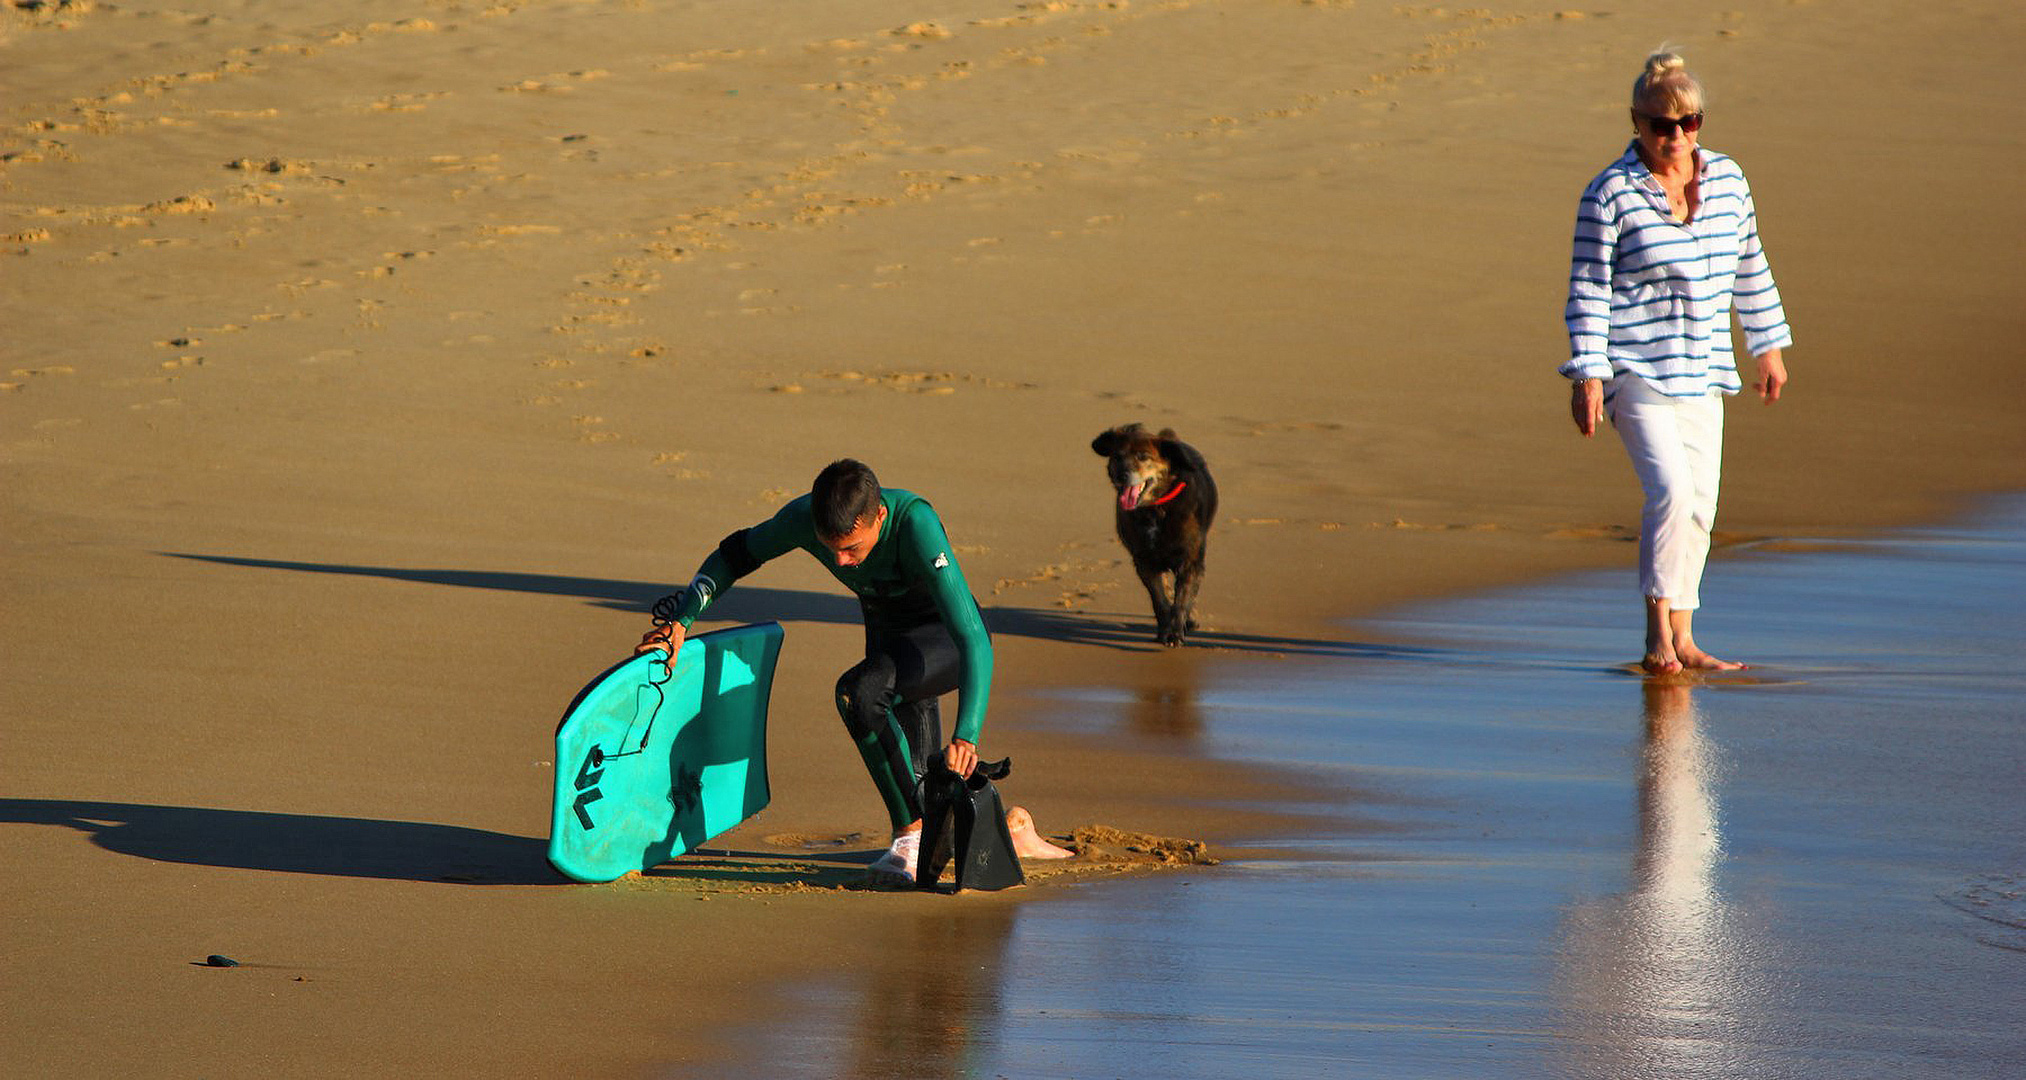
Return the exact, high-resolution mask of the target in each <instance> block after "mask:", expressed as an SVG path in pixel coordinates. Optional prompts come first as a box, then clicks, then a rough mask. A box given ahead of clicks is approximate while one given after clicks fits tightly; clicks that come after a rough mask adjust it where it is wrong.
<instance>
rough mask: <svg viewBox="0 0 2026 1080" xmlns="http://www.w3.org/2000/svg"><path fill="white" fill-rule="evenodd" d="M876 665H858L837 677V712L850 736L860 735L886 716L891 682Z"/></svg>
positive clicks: (873, 728)
mask: <svg viewBox="0 0 2026 1080" xmlns="http://www.w3.org/2000/svg"><path fill="white" fill-rule="evenodd" d="M880 668H881V666H880V665H876V664H870V663H866V664H860V665H858V666H857V667H854V668H852V669H851V670H850V671H847V672H845V673H844V674H843V675H842V676H841V677H839V678H838V680H837V715H838V716H840V717H842V718H843V720H844V726H845V727H846V728H848V729H850V731H851V734H852V737H854V738H862V737H864V736H865V735H866V734H867V733H869V732H871V731H873V730H875V729H876V726H877V725H878V724H879V723H881V722H882V721H883V720H884V719H885V717H886V709H887V701H886V697H887V691H888V689H889V688H890V687H891V686H892V685H893V678H892V675H891V674H890V672H887V671H882V670H881V669H880Z"/></svg>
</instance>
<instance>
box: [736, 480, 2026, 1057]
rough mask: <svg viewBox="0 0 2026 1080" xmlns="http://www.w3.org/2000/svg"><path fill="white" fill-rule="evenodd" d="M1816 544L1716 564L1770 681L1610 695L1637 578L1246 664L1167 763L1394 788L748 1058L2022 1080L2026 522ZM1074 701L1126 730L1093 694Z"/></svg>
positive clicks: (1738, 627) (952, 951)
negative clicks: (1270, 673)
mask: <svg viewBox="0 0 2026 1080" xmlns="http://www.w3.org/2000/svg"><path fill="white" fill-rule="evenodd" d="M1826 548H1827V549H1826V550H1825V549H1824V546H1817V550H1813V551H1809V552H1807V553H1794V552H1788V551H1780V550H1768V551H1754V552H1752V553H1750V554H1747V555H1743V556H1741V557H1738V558H1735V559H1732V560H1727V561H1725V562H1723V563H1722V564H1720V565H1718V566H1717V567H1716V568H1715V569H1714V571H1713V573H1712V574H1711V577H1710V580H1709V581H1708V583H1707V592H1706V597H1707V599H1708V602H1709V603H1710V604H1711V606H1712V611H1711V618H1710V629H1711V630H1713V631H1714V630H1720V631H1721V632H1722V633H1723V635H1724V637H1725V638H1726V639H1727V640H1728V641H1730V642H1731V643H1732V644H1733V645H1734V647H1735V649H1736V650H1737V651H1739V652H1740V653H1741V654H1743V655H1750V656H1752V657H1753V658H1755V659H1756V660H1758V661H1759V662H1760V663H1759V666H1757V667H1755V668H1754V669H1752V670H1751V671H1748V672H1740V673H1736V674H1730V675H1724V676H1713V677H1709V678H1707V679H1699V678H1686V679H1674V680H1646V679H1641V678H1636V677H1632V676H1630V675H1627V674H1625V673H1623V672H1621V671H1619V670H1616V665H1614V664H1613V663H1611V661H1612V660H1613V659H1615V658H1616V657H1617V656H1618V651H1617V650H1616V649H1615V646H1616V645H1617V641H1616V636H1615V634H1614V633H1613V632H1612V631H1611V629H1610V628H1609V627H1608V623H1609V619H1608V618H1607V616H1609V615H1610V614H1611V613H1613V612H1614V611H1615V610H1616V609H1617V607H1618V606H1619V604H1618V601H1619V600H1620V599H1621V594H1622V592H1623V587H1624V580H1623V578H1624V575H1623V574H1622V573H1619V574H1597V575H1592V576H1586V577H1581V578H1573V579H1566V580H1559V581H1555V582H1551V583H1547V584H1543V585H1538V586H1532V587H1528V588H1524V589H1518V590H1511V591H1507V592H1501V593H1498V594H1493V595H1489V596H1485V597H1477V598H1469V599H1463V600H1459V601H1455V602H1451V603H1445V604H1440V605H1429V606H1420V607H1415V608H1410V609H1408V610H1404V611H1400V612H1396V613H1392V615H1391V616H1390V617H1388V618H1384V619H1381V620H1378V621H1368V622H1362V623H1360V624H1359V625H1358V627H1357V629H1358V631H1359V632H1360V634H1361V635H1375V636H1382V637H1384V638H1386V639H1398V638H1402V637H1406V638H1410V639H1412V640H1415V641H1416V642H1418V645H1417V647H1416V648H1415V649H1413V650H1408V649H1401V650H1398V651H1396V652H1394V653H1393V654H1392V655H1374V656H1369V657H1351V656H1346V657H1343V658H1339V659H1337V660H1332V661H1310V662H1303V663H1301V664H1299V665H1297V668H1298V670H1297V671H1294V672H1284V673H1282V675H1281V676H1280V677H1276V678H1273V679H1270V680H1269V679H1261V678H1259V677H1258V676H1257V671H1256V667H1255V668H1249V669H1248V668H1245V667H1238V666H1233V667H1232V668H1230V669H1229V670H1227V671H1225V672H1222V673H1220V675H1221V677H1218V678H1214V679H1212V680H1211V681H1210V685H1209V686H1207V687H1206V688H1205V692H1204V694H1203V695H1202V698H1201V700H1200V703H1199V711H1200V716H1201V720H1202V724H1201V727H1200V729H1199V730H1198V731H1196V732H1195V733H1193V734H1189V735H1178V736H1175V737H1176V738H1178V739H1180V740H1183V741H1185V742H1187V743H1189V744H1191V745H1192V746H1194V747H1196V748H1199V749H1200V748H1204V747H1208V748H1212V749H1214V751H1215V752H1217V753H1220V754H1228V755H1232V756H1234V757H1237V758H1240V759H1242V760H1245V761H1247V762H1252V763H1259V764H1266V765H1269V766H1270V767H1272V768H1274V769H1308V770H1314V769H1322V770H1327V771H1329V772H1332V773H1335V774H1338V775H1339V776H1341V777H1342V780H1343V783H1344V784H1345V786H1347V787H1348V786H1355V787H1358V788H1360V789H1363V790H1365V791H1366V792H1368V793H1369V794H1368V796H1367V797H1366V798H1364V799H1361V800H1360V801H1359V803H1358V805H1357V815H1356V816H1355V817H1350V816H1347V817H1346V818H1345V819H1343V820H1342V823H1341V826H1340V827H1339V828H1337V829H1333V830H1325V831H1321V832H1307V833H1303V834H1301V835H1294V836H1288V837H1286V838H1285V839H1284V843H1285V844H1286V850H1285V851H1283V852H1281V853H1279V854H1278V855H1275V856H1273V857H1270V858H1262V859H1252V860H1244V861H1241V862H1239V863H1236V864H1231V865H1227V866H1223V867H1220V868H1218V869H1217V870H1216V871H1215V872H1206V873H1198V874H1193V875H1190V876H1188V877H1184V878H1180V879H1177V878H1162V879H1157V880H1147V881H1141V882H1135V883H1132V884H1126V885H1116V884H1115V885H1108V886H1105V887H1103V888H1095V889H1085V890H1082V891H1080V892H1078V893H1077V894H1076V895H1074V896H1073V897H1071V898H1067V899H1064V900H1063V901H1062V902H1060V903H1050V904H1039V905H1027V906H1023V907H1020V908H1018V909H1016V910H1011V911H1005V910H999V909H995V910H994V911H992V912H991V913H990V914H986V915H981V914H979V913H976V912H966V913H963V914H961V915H953V916H952V917H950V918H948V919H946V920H944V921H942V922H940V923H937V924H934V926H933V928H931V927H930V924H927V923H924V924H922V927H921V928H920V929H919V931H918V932H921V933H924V934H928V933H936V932H941V933H942V934H945V935H946V938H945V939H941V940H938V941H937V942H936V945H935V948H934V949H932V950H928V951H932V952H934V953H935V954H937V955H941V956H944V957H945V958H946V960H947V963H933V964H926V965H924V966H923V967H922V968H921V969H920V970H918V971H916V972H913V973H896V974H894V975H891V976H888V977H885V978H880V979H835V978H833V979H825V980H819V981H817V982H814V983H811V984H808V985H807V986H805V988H804V989H803V990H802V991H801V993H800V994H799V995H798V996H797V997H796V999H795V1000H796V1001H797V1002H798V1005H797V1008H796V1011H797V1013H798V1015H799V1016H800V1017H801V1020H800V1022H799V1023H796V1024H794V1025H792V1026H785V1027H776V1026H769V1027H767V1028H765V1029H763V1030H754V1031H753V1032H752V1039H753V1040H754V1043H755V1046H754V1048H753V1049H752V1051H751V1052H750V1056H749V1058H746V1059H741V1060H750V1061H751V1062H753V1063H754V1064H756V1065H757V1063H759V1062H765V1063H767V1065H766V1067H767V1069H768V1071H769V1072H770V1073H772V1074H775V1075H782V1076H794V1077H803V1076H808V1077H816V1076H849V1077H875V1076H887V1075H894V1074H895V1073H896V1072H897V1071H899V1070H900V1067H901V1066H903V1065H905V1066H906V1067H908V1068H909V1069H910V1070H911V1071H912V1074H913V1075H923V1076H949V1077H958V1076H1020V1077H1078V1076H1163V1077H1192V1078H1193V1077H1203V1078H1211V1077H1228V1076H1233V1075H1241V1074H1242V1075H1249V1076H1260V1077H1276V1078H1277V1077H1289V1078H1294V1077H1310V1076H1342V1075H1356V1076H1370V1077H1398V1078H1422V1077H1426V1078H1434V1077H1485V1078H1493V1077H1498V1078H1506V1077H1597V1078H1599V1080H1627V1078H1640V1077H1675V1078H1683V1080H1705V1078H1707V1080H1720V1078H1730V1077H1741V1076H1751V1077H1797V1078H1798V1077H1821V1076H1901V1077H1933V1078H1936V1080H1941V1078H1945V1077H1946V1078H1990V1080H1998V1078H2002V1077H2011V1076H2017V1075H2019V1074H2020V1072H2021V1071H2022V1070H2026V1040H2022V1039H2021V1038H2020V1035H2019V1031H2018V1025H2017V1020H2018V1017H2019V1015H2020V1011H2021V1009H2022V1008H2026V986H2022V984H2021V982H2020V981H2019V979H2018V965H2019V960H2020V955H2021V953H2022V952H2026V843H2022V840H2021V838H2022V837H2026V797H2022V795H2021V791H2020V787H2019V777H2020V776H2021V775H2026V750H2022V749H2021V746H2020V744H2019V741H2018V739H2017V733H2018V730H2019V725H2020V723H2021V721H2022V720H2026V707H2022V705H2021V704H2020V702H2021V701H2022V700H2026V697H2022V692H2026V663H2022V661H2021V659H2020V657H2019V656H2018V654H2017V651H2016V650H2015V649H2013V648H2012V645H2013V644H2015V643H2016V642H2018V641H2019V640H2020V639H2021V637H2022V635H2026V616H2022V614H2021V613H2020V611H2019V609H2018V607H2017V605H2016V603H2014V602H2013V600H2012V598H2014V597H2017V596H2019V595H2021V593H2022V591H2026V499H2022V498H2019V497H2012V498H2009V499H2006V500H2003V501H2001V502H1999V503H1998V504H1996V506H1995V507H1994V508H1993V509H1992V510H1991V511H1990V512H1989V513H1984V514H1980V515H1978V516H1977V517H1976V518H1975V519H1973V520H1970V521H1965V522H1962V523H1960V524H1958V525H1955V526H1951V527H1948V528H1940V529H1932V530H1923V531H1920V532H1918V533H1909V534H1903V535H1897V536H1893V537H1890V538H1888V539H1885V540H1882V541H1879V542H1875V543H1857V544H1843V545H1827V546H1826ZM1505 627H1519V628H1521V629H1522V630H1524V631H1525V632H1526V640H1525V642H1524V643H1523V644H1515V643H1513V642H1511V641H1509V640H1507V639H1506V637H1505V635H1504V633H1503V629H1502V628H1505ZM1075 697H1076V700H1078V701H1079V702H1081V703H1082V704H1084V705H1085V706H1086V707H1087V708H1088V709H1089V710H1090V714H1091V715H1093V717H1094V718H1095V719H1097V720H1098V721H1099V722H1102V723H1106V724H1110V725H1115V726H1117V727H1120V728H1125V727H1130V726H1131V725H1132V724H1133V720H1132V718H1131V715H1130V712H1131V709H1130V706H1129V705H1128V704H1126V703H1123V702H1119V701H1118V700H1117V699H1116V696H1115V695H1112V694H1111V693H1110V692H1108V691H1102V690H1100V691H1095V692H1092V693H1088V694H1077V695H1075ZM1292 746H1299V747H1302V748H1303V749H1304V750H1305V751H1306V753H1305V754H1304V755H1303V757H1302V758H1301V759H1300V760H1296V759H1294V758H1292V757H1290V756H1289V754H1288V749H1289V747H1292ZM1374 813H1377V814H1379V815H1381V816H1382V818H1383V821H1382V822H1381V823H1380V825H1379V827H1378V828H1377V829H1376V830H1375V829H1374V828H1373V827H1372V822H1371V821H1370V820H1369V815H1371V814H1374ZM958 941H963V942H968V943H969V944H968V946H956V945H955V944H954V943H955V942H958ZM868 1016H887V1017H892V1018H895V1019H896V1023H894V1024H893V1025H891V1026H887V1027H872V1026H868V1025H867V1023H866V1018H867V1017H868ZM840 1063H843V1064H840Z"/></svg>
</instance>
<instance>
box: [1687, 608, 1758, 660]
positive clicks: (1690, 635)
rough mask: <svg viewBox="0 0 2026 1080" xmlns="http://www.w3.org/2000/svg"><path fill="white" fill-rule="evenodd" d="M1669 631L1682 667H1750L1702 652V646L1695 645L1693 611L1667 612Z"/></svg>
mask: <svg viewBox="0 0 2026 1080" xmlns="http://www.w3.org/2000/svg"><path fill="white" fill-rule="evenodd" d="M1667 630H1668V634H1667V636H1668V638H1669V639H1671V640H1672V642H1673V651H1674V657H1675V659H1677V660H1679V661H1681V666H1682V667H1684V668H1687V669H1688V670H1690V671H1742V670H1744V669H1745V668H1746V667H1747V666H1749V665H1746V664H1738V663H1733V662H1731V661H1729V660H1719V659H1717V658H1716V657H1714V656H1711V655H1710V654H1708V653H1706V652H1704V651H1702V646H1700V645H1697V644H1696V643H1695V612H1694V611H1693V610H1690V611H1669V612H1667Z"/></svg>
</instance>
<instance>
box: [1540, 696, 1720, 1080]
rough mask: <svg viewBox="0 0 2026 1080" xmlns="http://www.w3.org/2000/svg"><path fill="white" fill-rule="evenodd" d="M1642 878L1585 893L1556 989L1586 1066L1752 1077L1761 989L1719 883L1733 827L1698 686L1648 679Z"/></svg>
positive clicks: (1588, 1071)
mask: <svg viewBox="0 0 2026 1080" xmlns="http://www.w3.org/2000/svg"><path fill="white" fill-rule="evenodd" d="M1644 693H1645V702H1644V714H1645V740H1644V745H1643V752H1642V754H1641V761H1640V772H1639V833H1638V844H1637V847H1636V849H1635V850H1634V852H1633V858H1632V887H1631V889H1630V890H1629V891H1627V892H1625V893H1621V894H1619V895H1616V896H1611V897H1607V898H1605V899H1602V900H1596V901H1591V902H1588V903H1584V904H1579V905H1577V906H1576V907H1575V908H1573V909H1572V910H1571V911H1570V912H1569V913H1568V915H1567V917H1566V920H1565V922H1564V925H1563V928H1562V940H1561V943H1560V949H1559V955H1558V962H1557V970H1556V972H1555V991H1556V997H1557V999H1558V1002H1559V1004H1560V1006H1561V1009H1562V1013H1563V1022H1564V1024H1565V1025H1566V1027H1567V1029H1568V1030H1566V1031H1564V1032H1563V1034H1564V1035H1565V1036H1567V1037H1568V1038H1566V1039H1565V1040H1564V1044H1565V1045H1566V1046H1568V1047H1569V1048H1570V1052H1571V1054H1572V1056H1573V1058H1574V1060H1573V1061H1572V1062H1571V1064H1572V1065H1573V1067H1574V1069H1573V1071H1574V1072H1575V1073H1576V1074H1577V1075H1581V1076H1596V1077H1609V1078H1611V1080H1637V1078H1642V1077H1688V1078H1694V1077H1712V1078H1713V1077H1736V1076H1746V1075H1753V1074H1754V1073H1753V1071H1752V1064H1753V1063H1752V1062H1751V1060H1750V1055H1749V1044H1750V1041H1751V1040H1750V1038H1749V1033H1748V1031H1747V1030H1746V1029H1747V1027H1748V1025H1749V1023H1750V1020H1751V1017H1752V1015H1753V1011H1754V1008H1755V1007H1756V1005H1757V1001H1756V999H1757V998H1758V997H1759V995H1758V994H1757V993H1756V992H1755V991H1754V988H1753V983H1754V973H1753V971H1752V970H1751V968H1750V966H1749V959H1750V957H1749V949H1748V947H1747V946H1746V945H1745V943H1744V939H1743V935H1742V934H1741V933H1740V932H1739V928H1738V926H1737V919H1736V913H1735V911H1734V909H1733V908H1732V907H1731V906H1730V905H1729V904H1728V903H1727V902H1726V901H1725V899H1724V897H1723V895H1722V893H1721V891H1720V890H1719V889H1718V887H1717V881H1716V878H1717V871H1718V869H1719V868H1720V866H1721V863H1722V859H1723V830H1722V822H1721V819H1720V817H1719V814H1718V807H1717V800H1716V794H1715V791H1714V787H1713V780H1714V775H1713V774H1714V766H1715V756H1716V755H1715V751H1714V750H1713V749H1712V748H1711V746H1710V744H1709V742H1708V740H1707V739H1705V738H1704V736H1703V733H1702V725H1701V722H1700V721H1701V717H1700V714H1699V713H1698V710H1697V709H1696V705H1695V701H1694V699H1693V696H1692V695H1693V693H1694V691H1693V689H1692V687H1691V686H1690V685H1689V684H1686V683H1662V682H1652V681H1649V682H1648V683H1647V684H1646V685H1645V690H1644Z"/></svg>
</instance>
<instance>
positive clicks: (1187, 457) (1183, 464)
mask: <svg viewBox="0 0 2026 1080" xmlns="http://www.w3.org/2000/svg"><path fill="white" fill-rule="evenodd" d="M1090 448H1091V449H1092V450H1095V451H1096V452H1097V455H1098V456H1099V457H1102V458H1107V459H1109V460H1108V462H1107V463H1106V465H1105V471H1106V472H1107V473H1109V474H1110V475H1111V484H1112V487H1114V488H1116V489H1118V493H1119V502H1118V514H1117V518H1116V522H1117V525H1118V530H1119V542H1120V543H1122V544H1124V545H1125V546H1126V552H1127V553H1128V554H1130V555H1132V557H1133V569H1134V570H1137V571H1139V575H1140V582H1141V583H1142V584H1144V585H1145V586H1146V587H1147V596H1148V598H1149V599H1151V600H1153V602H1154V633H1155V636H1157V637H1158V638H1160V641H1161V644H1163V645H1167V646H1171V647H1172V646H1175V645H1180V644H1181V643H1182V639H1183V637H1184V636H1186V635H1187V634H1188V632H1189V631H1191V630H1194V629H1195V628H1196V620H1195V619H1193V618H1191V617H1190V614H1191V612H1192V611H1193V610H1194V609H1195V606H1196V590H1197V589H1198V588H1200V587H1202V584H1203V549H1204V546H1205V544H1206V543H1207V542H1208V540H1209V537H1210V522H1211V520H1212V519H1213V518H1215V517H1216V516H1217V482H1216V481H1214V480H1212V479H1210V467H1209V466H1208V465H1205V464H1203V455H1201V454H1199V453H1197V452H1196V450H1195V448H1194V447H1192V446H1190V445H1189V444H1188V443H1185V442H1183V441H1182V440H1180V439H1178V438H1176V437H1175V433H1174V431H1173V430H1171V429H1168V428H1163V429H1161V433H1160V434H1158V435H1156V434H1154V433H1152V432H1150V431H1148V430H1147V429H1146V428H1144V427H1141V426H1140V425H1138V424H1124V425H1121V426H1119V427H1115V428H1113V429H1111V430H1110V431H1107V432H1105V433H1104V434H1102V435H1099V436H1098V437H1097V438H1095V439H1092V440H1091V441H1090ZM1169 577H1172V578H1173V579H1174V592H1173V594H1172V596H1171V595H1170V593H1169V591H1168V578H1169Z"/></svg>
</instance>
